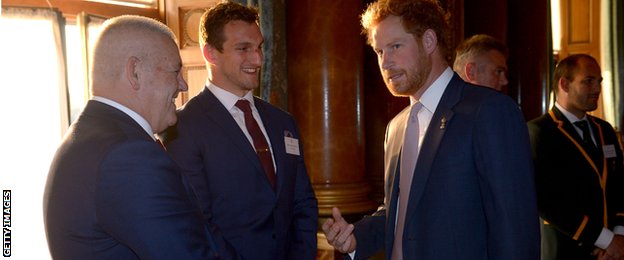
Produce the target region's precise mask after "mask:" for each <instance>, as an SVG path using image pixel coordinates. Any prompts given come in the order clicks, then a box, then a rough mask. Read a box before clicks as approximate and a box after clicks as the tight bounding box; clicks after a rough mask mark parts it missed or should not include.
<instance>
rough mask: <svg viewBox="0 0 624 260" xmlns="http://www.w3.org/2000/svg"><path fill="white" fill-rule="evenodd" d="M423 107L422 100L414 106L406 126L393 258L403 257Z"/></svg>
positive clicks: (395, 259) (399, 259)
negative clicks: (406, 220)
mask: <svg viewBox="0 0 624 260" xmlns="http://www.w3.org/2000/svg"><path fill="white" fill-rule="evenodd" d="M421 108H422V103H420V102H418V103H416V104H414V105H413V106H412V110H411V111H410V114H409V118H408V121H407V125H406V126H405V137H404V139H403V148H402V149H401V165H400V167H401V173H400V177H399V207H398V211H397V221H396V228H395V231H394V232H395V233H394V245H393V246H392V260H401V259H403V227H404V225H405V214H406V212H407V205H408V202H409V193H410V188H411V186H412V177H413V176H414V170H415V169H416V160H417V159H418V138H419V136H420V129H419V125H418V111H420V109H421Z"/></svg>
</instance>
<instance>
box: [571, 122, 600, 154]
mask: <svg viewBox="0 0 624 260" xmlns="http://www.w3.org/2000/svg"><path fill="white" fill-rule="evenodd" d="M574 125H575V126H577V127H578V128H580V129H581V131H582V132H583V136H582V138H583V145H584V146H585V147H586V148H591V149H592V150H593V149H596V145H595V144H594V141H592V138H591V134H590V133H589V125H588V124H587V121H585V120H581V121H576V122H574Z"/></svg>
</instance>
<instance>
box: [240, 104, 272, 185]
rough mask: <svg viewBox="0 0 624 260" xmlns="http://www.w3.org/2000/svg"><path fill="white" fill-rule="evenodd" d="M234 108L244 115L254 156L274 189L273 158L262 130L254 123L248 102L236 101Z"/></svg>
mask: <svg viewBox="0 0 624 260" xmlns="http://www.w3.org/2000/svg"><path fill="white" fill-rule="evenodd" d="M236 107H238V108H239V109H240V110H242V111H243V114H244V115H245V127H246V128H247V132H249V135H251V139H252V140H253V145H254V148H255V149H256V154H257V155H258V158H260V163H261V164H262V168H263V169H264V173H265V174H266V176H267V178H268V179H269V182H270V183H271V187H273V189H275V179H276V178H275V168H274V167H273V158H272V157H271V151H270V150H269V143H268V142H267V140H266V138H265V137H264V134H262V130H260V126H258V122H256V119H254V117H253V115H252V113H251V107H250V106H249V101H247V100H244V99H241V100H238V101H237V102H236Z"/></svg>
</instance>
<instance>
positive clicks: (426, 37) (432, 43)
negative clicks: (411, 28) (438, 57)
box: [421, 29, 438, 54]
mask: <svg viewBox="0 0 624 260" xmlns="http://www.w3.org/2000/svg"><path fill="white" fill-rule="evenodd" d="M421 39H422V44H423V48H424V49H425V52H426V53H427V54H431V53H433V51H434V50H435V49H436V48H437V47H438V36H437V35H436V33H435V31H433V30H432V29H427V30H426V31H425V32H424V33H423V35H422V37H421Z"/></svg>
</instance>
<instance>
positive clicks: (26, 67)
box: [0, 7, 69, 259]
mask: <svg viewBox="0 0 624 260" xmlns="http://www.w3.org/2000/svg"><path fill="white" fill-rule="evenodd" d="M64 23H65V22H64V18H63V16H62V15H61V13H60V12H58V11H57V10H54V9H37V8H11V7H3V8H2V16H1V17H0V37H1V39H2V40H0V57H2V58H1V59H0V71H2V76H1V77H0V86H1V89H2V90H3V91H4V93H5V98H4V100H3V101H2V102H0V113H1V117H2V124H3V125H2V127H0V136H1V137H2V145H0V188H1V189H2V190H11V191H12V192H11V195H12V198H11V205H12V216H11V220H12V223H11V227H10V228H11V243H12V244H11V251H12V254H11V256H14V257H18V258H21V259H46V258H50V256H49V253H48V248H47V243H46V239H45V232H44V226H43V212H42V208H43V207H42V198H43V190H44V187H45V181H46V178H47V173H48V168H49V165H50V162H51V160H52V156H53V155H54V152H55V150H56V147H57V146H58V144H59V143H60V140H61V138H62V135H63V134H64V132H65V130H66V129H67V126H68V124H69V120H68V117H69V116H68V115H69V113H68V106H67V97H68V93H67V76H66V71H65V67H66V66H65V50H64V46H65V44H64V30H63V28H64Z"/></svg>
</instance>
